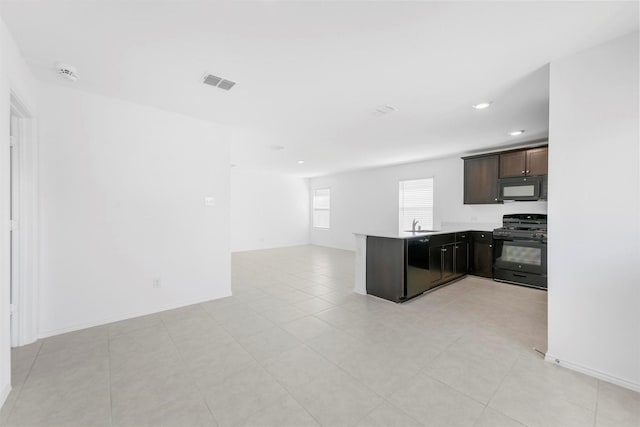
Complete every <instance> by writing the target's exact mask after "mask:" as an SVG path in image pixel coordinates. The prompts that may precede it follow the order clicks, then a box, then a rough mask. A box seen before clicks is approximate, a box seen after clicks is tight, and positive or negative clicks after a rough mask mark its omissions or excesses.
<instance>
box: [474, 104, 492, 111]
mask: <svg viewBox="0 0 640 427" xmlns="http://www.w3.org/2000/svg"><path fill="white" fill-rule="evenodd" d="M490 106H491V102H481V103H479V104H476V105H472V107H473V108H475V109H476V110H484V109H485V108H489V107H490Z"/></svg>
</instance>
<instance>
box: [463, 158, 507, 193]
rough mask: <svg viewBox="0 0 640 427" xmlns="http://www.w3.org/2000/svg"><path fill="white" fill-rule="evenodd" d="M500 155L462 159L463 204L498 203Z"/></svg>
mask: <svg viewBox="0 0 640 427" xmlns="http://www.w3.org/2000/svg"><path fill="white" fill-rule="evenodd" d="M499 166H500V156H499V155H498V154H492V155H489V156H480V157H469V158H465V159H464V204H465V205H469V204H489V203H498V171H499Z"/></svg>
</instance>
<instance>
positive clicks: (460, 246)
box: [366, 233, 469, 302]
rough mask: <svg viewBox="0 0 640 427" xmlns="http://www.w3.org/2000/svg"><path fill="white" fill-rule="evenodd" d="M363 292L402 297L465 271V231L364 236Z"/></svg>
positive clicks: (442, 282)
mask: <svg viewBox="0 0 640 427" xmlns="http://www.w3.org/2000/svg"><path fill="white" fill-rule="evenodd" d="M366 264H367V272H366V279H367V294H370V295H375V296H377V297H380V298H384V299H387V300H389V301H394V302H402V301H406V300H408V299H410V298H413V297H415V296H417V295H420V294H422V293H424V292H425V291H428V290H430V289H433V288H435V287H438V286H441V285H444V284H446V283H448V282H451V281H452V280H455V279H458V278H460V277H462V276H464V275H465V274H467V272H468V266H469V245H468V233H449V234H438V235H435V236H428V237H427V236H425V237H415V238H407V239H392V238H386V237H375V236H368V237H367V260H366Z"/></svg>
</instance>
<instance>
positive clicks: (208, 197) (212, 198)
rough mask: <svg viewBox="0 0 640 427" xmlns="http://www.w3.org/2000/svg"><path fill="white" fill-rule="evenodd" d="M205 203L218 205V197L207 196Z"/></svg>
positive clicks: (206, 204)
mask: <svg viewBox="0 0 640 427" xmlns="http://www.w3.org/2000/svg"><path fill="white" fill-rule="evenodd" d="M204 205H205V206H215V205H216V199H215V197H212V196H206V197H205V198H204Z"/></svg>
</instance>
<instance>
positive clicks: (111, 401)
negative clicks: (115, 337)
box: [105, 327, 113, 426]
mask: <svg viewBox="0 0 640 427" xmlns="http://www.w3.org/2000/svg"><path fill="white" fill-rule="evenodd" d="M105 331H106V332H105V333H106V334H107V361H108V364H109V365H108V368H109V369H108V372H109V425H111V426H113V387H112V384H111V334H110V333H109V328H108V327H107V328H106V330H105Z"/></svg>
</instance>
